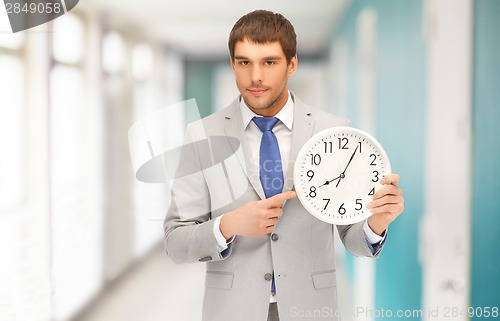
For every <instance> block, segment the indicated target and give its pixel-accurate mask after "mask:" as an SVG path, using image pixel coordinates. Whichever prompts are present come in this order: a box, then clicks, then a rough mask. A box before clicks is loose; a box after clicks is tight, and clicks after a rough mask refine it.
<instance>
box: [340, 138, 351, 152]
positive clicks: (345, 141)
mask: <svg viewBox="0 0 500 321" xmlns="http://www.w3.org/2000/svg"><path fill="white" fill-rule="evenodd" d="M348 143H349V139H347V137H341V138H339V149H349V148H348V147H347V144H348Z"/></svg>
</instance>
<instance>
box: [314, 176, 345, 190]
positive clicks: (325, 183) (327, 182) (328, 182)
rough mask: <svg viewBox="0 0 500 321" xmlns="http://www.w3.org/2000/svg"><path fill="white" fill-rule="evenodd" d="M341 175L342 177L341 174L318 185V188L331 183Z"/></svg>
mask: <svg viewBox="0 0 500 321" xmlns="http://www.w3.org/2000/svg"><path fill="white" fill-rule="evenodd" d="M341 177H342V174H340V175H339V176H337V177H335V178H334V179H331V180H329V181H326V182H324V183H323V184H322V185H320V186H318V188H319V187H321V186H325V185H330V183H331V182H334V181H336V180H338V179H340V178H341Z"/></svg>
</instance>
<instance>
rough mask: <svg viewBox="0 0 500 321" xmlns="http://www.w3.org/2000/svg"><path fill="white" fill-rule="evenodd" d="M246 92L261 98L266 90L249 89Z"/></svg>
mask: <svg viewBox="0 0 500 321" xmlns="http://www.w3.org/2000/svg"><path fill="white" fill-rule="evenodd" d="M247 91H248V92H249V93H250V94H252V95H253V96H256V97H258V96H262V95H264V94H265V93H266V92H267V89H264V88H249V89H247Z"/></svg>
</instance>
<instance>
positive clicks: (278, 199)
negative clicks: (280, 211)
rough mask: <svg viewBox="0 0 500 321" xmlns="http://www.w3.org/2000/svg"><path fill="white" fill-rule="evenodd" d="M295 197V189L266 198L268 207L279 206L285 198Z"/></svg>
mask: <svg viewBox="0 0 500 321" xmlns="http://www.w3.org/2000/svg"><path fill="white" fill-rule="evenodd" d="M295 197H297V193H296V192H295V191H288V192H284V193H281V194H276V195H274V196H273V197H270V198H268V199H267V201H268V204H269V207H270V208H272V207H281V206H283V203H284V202H285V201H286V200H289V199H292V198H295Z"/></svg>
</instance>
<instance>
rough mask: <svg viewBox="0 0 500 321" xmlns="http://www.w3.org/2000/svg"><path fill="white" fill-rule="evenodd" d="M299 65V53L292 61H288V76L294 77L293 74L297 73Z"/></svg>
mask: <svg viewBox="0 0 500 321" xmlns="http://www.w3.org/2000/svg"><path fill="white" fill-rule="evenodd" d="M298 65H299V60H298V58H297V55H295V56H293V57H292V59H291V60H290V62H289V63H288V66H287V74H288V77H292V76H293V74H294V73H295V70H297V67H298Z"/></svg>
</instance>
